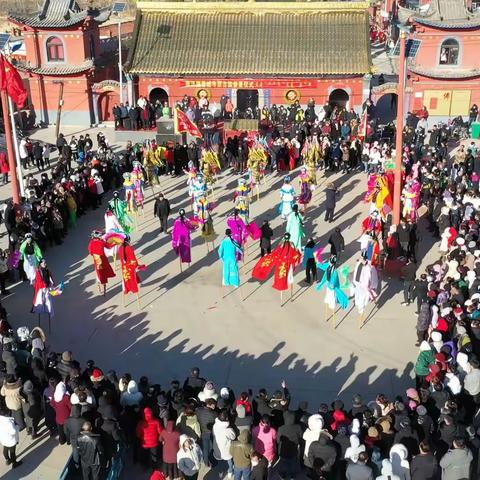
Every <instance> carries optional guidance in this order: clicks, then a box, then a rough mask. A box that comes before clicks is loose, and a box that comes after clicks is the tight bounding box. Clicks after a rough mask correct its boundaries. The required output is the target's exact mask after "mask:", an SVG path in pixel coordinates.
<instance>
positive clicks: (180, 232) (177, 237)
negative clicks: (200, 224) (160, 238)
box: [172, 216, 195, 263]
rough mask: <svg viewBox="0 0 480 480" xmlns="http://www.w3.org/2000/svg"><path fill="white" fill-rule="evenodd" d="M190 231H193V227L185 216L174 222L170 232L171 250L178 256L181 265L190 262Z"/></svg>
mask: <svg viewBox="0 0 480 480" xmlns="http://www.w3.org/2000/svg"><path fill="white" fill-rule="evenodd" d="M192 230H195V227H194V226H193V224H192V223H191V222H190V221H189V220H187V219H186V218H185V216H180V217H179V218H177V219H176V220H175V223H174V225H173V231H172V248H173V249H174V250H175V253H176V254H177V255H179V256H180V261H181V262H182V263H191V261H192V255H191V249H192V240H191V238H190V232H191V231H192Z"/></svg>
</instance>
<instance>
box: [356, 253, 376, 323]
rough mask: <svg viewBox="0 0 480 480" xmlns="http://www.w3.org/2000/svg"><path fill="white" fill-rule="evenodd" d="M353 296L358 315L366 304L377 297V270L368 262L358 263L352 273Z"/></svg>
mask: <svg viewBox="0 0 480 480" xmlns="http://www.w3.org/2000/svg"><path fill="white" fill-rule="evenodd" d="M352 286H353V294H354V296H355V306H356V307H357V310H358V313H360V314H362V313H363V312H364V311H365V309H366V308H367V306H368V304H369V303H370V302H371V301H373V300H375V298H376V297H377V288H378V273H377V269H376V268H375V267H373V266H372V265H370V264H369V263H368V262H367V263H363V262H362V261H359V262H358V263H357V265H356V267H355V270H354V272H353V282H352Z"/></svg>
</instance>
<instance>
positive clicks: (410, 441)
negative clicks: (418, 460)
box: [394, 418, 419, 457]
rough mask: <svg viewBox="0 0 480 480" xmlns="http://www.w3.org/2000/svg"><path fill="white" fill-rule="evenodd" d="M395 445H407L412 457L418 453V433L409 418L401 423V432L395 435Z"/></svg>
mask: <svg viewBox="0 0 480 480" xmlns="http://www.w3.org/2000/svg"><path fill="white" fill-rule="evenodd" d="M394 443H401V444H402V445H405V447H407V450H408V454H409V456H410V457H412V456H413V455H416V454H417V453H418V443H419V440H418V433H417V432H416V431H415V430H414V429H413V428H412V425H411V423H410V419H409V418H404V419H403V420H402V421H401V422H400V430H399V431H398V432H397V433H396V435H395V440H394Z"/></svg>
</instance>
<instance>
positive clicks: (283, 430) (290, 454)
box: [277, 410, 303, 478]
mask: <svg viewBox="0 0 480 480" xmlns="http://www.w3.org/2000/svg"><path fill="white" fill-rule="evenodd" d="M283 420H284V424H283V425H282V426H281V427H280V428H279V429H278V431H277V447H278V456H279V457H280V463H279V466H278V471H279V473H280V476H281V477H282V478H295V475H296V474H297V473H298V472H299V470H300V464H299V462H298V459H299V455H298V454H299V450H300V443H301V441H302V435H303V431H302V427H301V426H300V425H299V424H298V423H296V422H295V413H294V412H291V411H289V410H287V411H286V412H284V414H283Z"/></svg>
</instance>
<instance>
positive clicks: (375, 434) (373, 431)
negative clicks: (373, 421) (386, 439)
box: [368, 427, 379, 438]
mask: <svg viewBox="0 0 480 480" xmlns="http://www.w3.org/2000/svg"><path fill="white" fill-rule="evenodd" d="M378 435H379V434H378V430H377V429H376V428H375V427H370V428H369V429H368V436H369V437H370V438H378Z"/></svg>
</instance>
